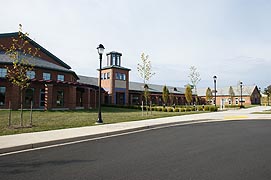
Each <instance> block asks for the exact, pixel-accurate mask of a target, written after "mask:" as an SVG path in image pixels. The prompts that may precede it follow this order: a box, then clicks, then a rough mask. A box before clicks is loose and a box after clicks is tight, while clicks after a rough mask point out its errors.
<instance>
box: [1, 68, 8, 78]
mask: <svg viewBox="0 0 271 180" xmlns="http://www.w3.org/2000/svg"><path fill="white" fill-rule="evenodd" d="M6 75H7V69H6V68H0V77H2V78H5V77H6Z"/></svg>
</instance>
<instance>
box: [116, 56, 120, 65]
mask: <svg viewBox="0 0 271 180" xmlns="http://www.w3.org/2000/svg"><path fill="white" fill-rule="evenodd" d="M116 65H117V66H120V56H117V63H116Z"/></svg>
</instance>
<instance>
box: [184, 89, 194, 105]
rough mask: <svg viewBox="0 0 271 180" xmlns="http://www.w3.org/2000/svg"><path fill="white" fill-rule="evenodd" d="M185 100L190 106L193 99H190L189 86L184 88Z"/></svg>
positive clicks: (190, 90)
mask: <svg viewBox="0 0 271 180" xmlns="http://www.w3.org/2000/svg"><path fill="white" fill-rule="evenodd" d="M185 99H186V101H187V103H188V104H191V102H192V99H193V97H192V89H191V86H190V85H187V86H186V88H185Z"/></svg>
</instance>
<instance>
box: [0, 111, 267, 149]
mask: <svg viewBox="0 0 271 180" xmlns="http://www.w3.org/2000/svg"><path fill="white" fill-rule="evenodd" d="M269 109H271V107H268V106H258V107H253V108H249V109H240V110H228V111H221V112H213V113H203V114H193V115H184V116H174V117H166V118H159V119H149V120H142V121H132V122H123V123H116V124H104V125H97V126H88V127H80V128H70V129H61V130H52V131H43V132H34V133H24V134H16V135H7V136H0V154H3V153H8V152H13V151H19V150H26V149H32V148H38V147H44V146H49V145H56V144H60V143H67V142H73V141H79V140H86V139H91V138H97V137H105V136H109V135H116V134H121V133H126V132H133V131H137V130H144V129H149V128H155V127H163V126H164V127H166V126H169V125H178V124H185V123H189V122H211V121H224V120H225V121H226V120H236V119H237V120H238V119H271V114H270V115H269V114H251V113H253V112H261V111H264V110H269Z"/></svg>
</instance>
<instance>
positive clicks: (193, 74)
mask: <svg viewBox="0 0 271 180" xmlns="http://www.w3.org/2000/svg"><path fill="white" fill-rule="evenodd" d="M188 77H189V78H190V81H191V84H192V87H193V88H194V89H195V93H196V94H197V85H198V83H199V81H200V80H201V79H200V74H199V72H198V71H197V68H196V67H195V66H191V67H190V74H189V76H188Z"/></svg>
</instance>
